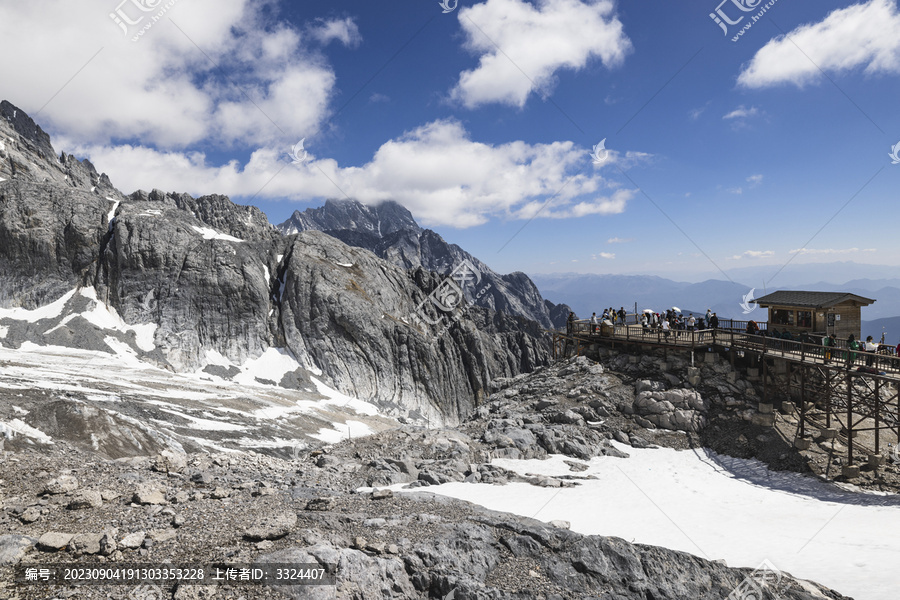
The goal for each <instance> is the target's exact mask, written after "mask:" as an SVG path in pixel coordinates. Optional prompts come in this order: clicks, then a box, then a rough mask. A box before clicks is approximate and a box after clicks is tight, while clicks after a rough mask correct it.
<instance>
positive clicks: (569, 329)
mask: <svg viewBox="0 0 900 600" xmlns="http://www.w3.org/2000/svg"><path fill="white" fill-rule="evenodd" d="M574 330H575V313H574V312H569V319H568V320H567V321H566V334H567V335H572V332H573V331H574Z"/></svg>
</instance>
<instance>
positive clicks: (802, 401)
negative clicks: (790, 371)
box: [788, 365, 806, 438]
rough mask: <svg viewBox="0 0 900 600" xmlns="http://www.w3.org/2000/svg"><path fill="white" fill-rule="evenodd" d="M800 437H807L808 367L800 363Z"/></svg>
mask: <svg viewBox="0 0 900 600" xmlns="http://www.w3.org/2000/svg"><path fill="white" fill-rule="evenodd" d="M788 377H790V375H788ZM788 381H790V379H788ZM800 437H801V438H804V437H806V367H804V366H803V365H800Z"/></svg>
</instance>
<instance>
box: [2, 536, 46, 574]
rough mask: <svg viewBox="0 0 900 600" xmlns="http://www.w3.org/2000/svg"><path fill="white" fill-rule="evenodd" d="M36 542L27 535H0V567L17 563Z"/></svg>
mask: <svg viewBox="0 0 900 600" xmlns="http://www.w3.org/2000/svg"><path fill="white" fill-rule="evenodd" d="M37 543H38V540H36V539H34V538H33V537H29V536H27V535H15V534H13V535H0V567H6V566H10V565H15V564H17V563H18V562H19V561H20V560H22V558H24V557H25V554H27V553H28V551H29V550H31V549H32V548H33V547H34V545H35V544H37Z"/></svg>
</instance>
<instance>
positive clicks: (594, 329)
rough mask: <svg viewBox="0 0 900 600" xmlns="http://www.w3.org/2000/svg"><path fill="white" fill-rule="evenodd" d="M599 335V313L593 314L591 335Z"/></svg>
mask: <svg viewBox="0 0 900 600" xmlns="http://www.w3.org/2000/svg"><path fill="white" fill-rule="evenodd" d="M595 333H597V313H592V314H591V335H594V334H595Z"/></svg>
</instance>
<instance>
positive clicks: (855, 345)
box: [847, 333, 859, 367]
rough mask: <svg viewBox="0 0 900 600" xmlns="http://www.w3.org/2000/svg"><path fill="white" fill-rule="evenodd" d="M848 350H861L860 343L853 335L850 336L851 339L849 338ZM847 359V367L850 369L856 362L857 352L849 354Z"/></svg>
mask: <svg viewBox="0 0 900 600" xmlns="http://www.w3.org/2000/svg"><path fill="white" fill-rule="evenodd" d="M847 348H848V349H849V350H859V342H857V341H856V338H855V337H854V336H853V334H852V333H851V334H850V337H848V338H847ZM847 359H848V360H847V367H850V366H851V365H853V363H854V362H856V352H848V353H847Z"/></svg>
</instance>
